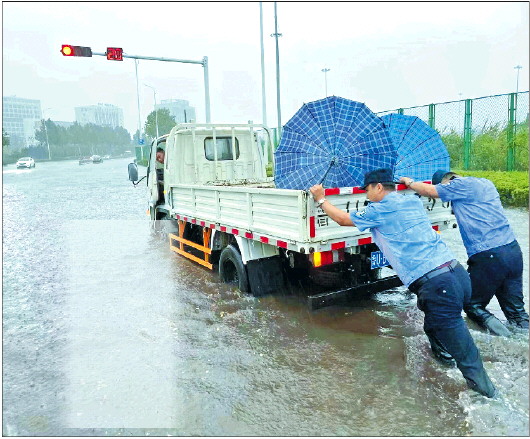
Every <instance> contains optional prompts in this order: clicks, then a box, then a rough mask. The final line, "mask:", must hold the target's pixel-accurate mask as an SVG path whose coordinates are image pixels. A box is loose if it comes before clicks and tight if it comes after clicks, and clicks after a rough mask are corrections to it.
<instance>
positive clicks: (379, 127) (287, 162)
mask: <svg viewBox="0 0 530 439" xmlns="http://www.w3.org/2000/svg"><path fill="white" fill-rule="evenodd" d="M274 156H275V169H274V175H275V184H276V187H277V188H281V189H302V190H305V189H308V188H309V187H311V186H312V185H314V184H316V183H322V184H324V185H325V186H327V187H350V186H359V185H361V184H362V183H363V179H364V174H365V173H366V172H368V171H371V170H373V169H377V168H393V166H394V163H395V161H396V152H395V148H394V145H393V143H392V140H391V139H390V135H389V133H388V130H387V129H386V128H385V126H384V124H383V121H382V120H381V119H380V118H379V117H378V116H376V115H375V114H374V113H372V112H371V111H370V109H369V108H368V107H367V106H366V105H365V104H363V103H360V102H355V101H350V100H348V99H344V98H341V97H337V96H331V97H327V98H325V99H321V100H318V101H314V102H310V103H308V104H304V105H303V106H302V108H300V109H299V110H298V111H297V112H296V114H295V115H294V116H293V117H292V118H291V119H290V120H289V122H287V123H286V124H285V126H284V130H283V133H282V137H281V140H280V145H279V146H278V149H277V150H276V152H275V153H274Z"/></svg>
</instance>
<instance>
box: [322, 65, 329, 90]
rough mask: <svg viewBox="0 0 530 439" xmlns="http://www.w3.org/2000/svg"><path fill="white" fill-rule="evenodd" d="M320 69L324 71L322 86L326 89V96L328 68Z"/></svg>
mask: <svg viewBox="0 0 530 439" xmlns="http://www.w3.org/2000/svg"><path fill="white" fill-rule="evenodd" d="M322 71H323V72H324V87H325V90H326V97H328V72H329V71H330V69H328V68H327V67H326V68H324V69H322Z"/></svg>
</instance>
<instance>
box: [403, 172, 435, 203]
mask: <svg viewBox="0 0 530 439" xmlns="http://www.w3.org/2000/svg"><path fill="white" fill-rule="evenodd" d="M399 182H400V183H403V184H404V185H405V186H407V187H408V188H410V189H412V190H413V191H414V192H416V193H418V194H420V195H423V196H425V197H429V198H439V197H438V191H437V190H436V186H434V185H432V184H426V183H423V182H421V181H414V180H413V179H412V178H410V177H401V178H400V179H399ZM412 185H414V186H412Z"/></svg>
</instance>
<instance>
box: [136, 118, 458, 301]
mask: <svg viewBox="0 0 530 439" xmlns="http://www.w3.org/2000/svg"><path fill="white" fill-rule="evenodd" d="M157 147H162V148H163V149H165V162H164V165H163V168H162V170H160V169H158V171H157V165H158V164H157V162H156V149H157ZM272 148H273V147H272V142H271V136H270V132H269V130H268V129H267V128H266V127H265V126H263V125H258V124H253V123H251V122H249V123H248V124H198V123H182V124H178V125H176V126H175V127H174V128H173V129H172V130H171V132H170V133H169V135H166V136H162V137H161V138H159V139H156V140H155V141H154V142H153V144H152V147H151V153H150V160H149V163H148V175H147V178H148V182H147V185H148V187H149V194H150V195H149V198H150V199H149V215H150V217H151V221H152V222H153V226H154V227H155V228H156V227H159V226H160V224H161V223H163V224H168V223H167V221H168V220H169V221H170V224H171V228H172V229H173V232H172V233H169V234H168V237H169V243H170V248H171V249H172V250H173V251H175V252H176V253H178V254H179V255H182V256H184V257H186V258H188V259H191V260H193V261H195V262H197V263H199V264H201V265H202V266H204V267H206V268H208V269H210V270H214V269H216V270H219V275H220V277H221V279H222V280H223V281H225V282H229V283H236V284H237V286H238V287H239V289H240V290H241V291H243V292H249V293H251V294H253V295H256V296H259V295H264V294H272V293H276V292H280V291H282V290H284V288H285V287H286V285H287V284H288V280H289V279H292V278H293V277H298V278H305V279H311V280H312V282H313V283H314V284H317V285H320V287H321V289H323V290H324V291H322V292H320V293H318V294H315V295H310V296H309V297H308V298H307V300H308V304H309V306H310V308H312V309H316V308H320V307H323V306H327V305H330V304H336V303H345V302H347V300H348V298H350V297H352V296H354V295H356V294H357V293H358V292H360V291H363V292H364V291H369V292H378V291H384V290H386V289H389V288H393V287H396V286H399V285H401V281H400V280H399V278H398V277H397V276H388V277H385V278H382V277H381V269H382V267H383V266H385V265H387V263H386V260H385V259H384V256H383V255H382V253H381V252H380V251H379V249H378V248H377V246H376V245H375V244H374V243H373V242H372V238H371V233H370V232H369V231H364V232H361V231H359V230H358V229H357V228H356V227H341V226H339V225H338V224H336V223H335V222H334V221H332V220H331V219H330V218H329V217H328V216H327V215H326V214H325V213H324V211H323V210H322V209H320V208H318V207H316V206H315V202H314V200H313V198H312V196H311V194H310V193H309V192H308V191H304V190H292V189H277V188H275V186H274V179H273V177H267V173H266V166H267V164H268V163H269V162H270V161H272V162H273V160H274V154H273V149H272ZM129 166H130V167H131V165H129ZM159 166H161V165H159ZM137 171H138V170H137V168H136V169H135V170H134V169H133V172H132V175H131V170H130V175H129V178H130V179H131V180H132V181H133V182H134V181H135V180H137V179H138V172H137ZM162 174H163V179H162ZM397 190H398V191H403V192H410V190H409V189H407V188H406V187H405V186H404V185H397ZM325 194H326V198H327V199H329V200H330V201H331V202H332V203H333V204H334V205H335V206H337V207H338V208H340V209H343V210H345V211H348V212H352V211H356V210H361V209H363V208H364V207H365V205H366V204H367V203H368V201H367V199H366V193H365V191H363V190H361V189H360V188H358V187H342V188H328V189H326V190H325ZM422 199H423V202H424V206H425V209H426V210H427V212H428V215H429V218H430V220H431V223H432V226H433V228H434V229H435V230H437V231H442V230H444V229H447V228H448V227H456V222H455V219H454V215H452V213H451V208H450V206H449V204H444V203H441V202H440V201H439V200H433V199H428V198H425V197H422ZM326 290H327V291H326Z"/></svg>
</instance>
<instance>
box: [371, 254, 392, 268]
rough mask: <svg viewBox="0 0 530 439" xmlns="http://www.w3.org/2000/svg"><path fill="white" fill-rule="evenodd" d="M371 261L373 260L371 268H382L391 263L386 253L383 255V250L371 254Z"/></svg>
mask: <svg viewBox="0 0 530 439" xmlns="http://www.w3.org/2000/svg"><path fill="white" fill-rule="evenodd" d="M370 262H371V267H370V268H371V269H372V270H373V269H374V268H381V267H385V266H387V265H389V263H388V261H387V260H386V258H385V255H383V252H380V251H377V252H372V254H371V255H370Z"/></svg>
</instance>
